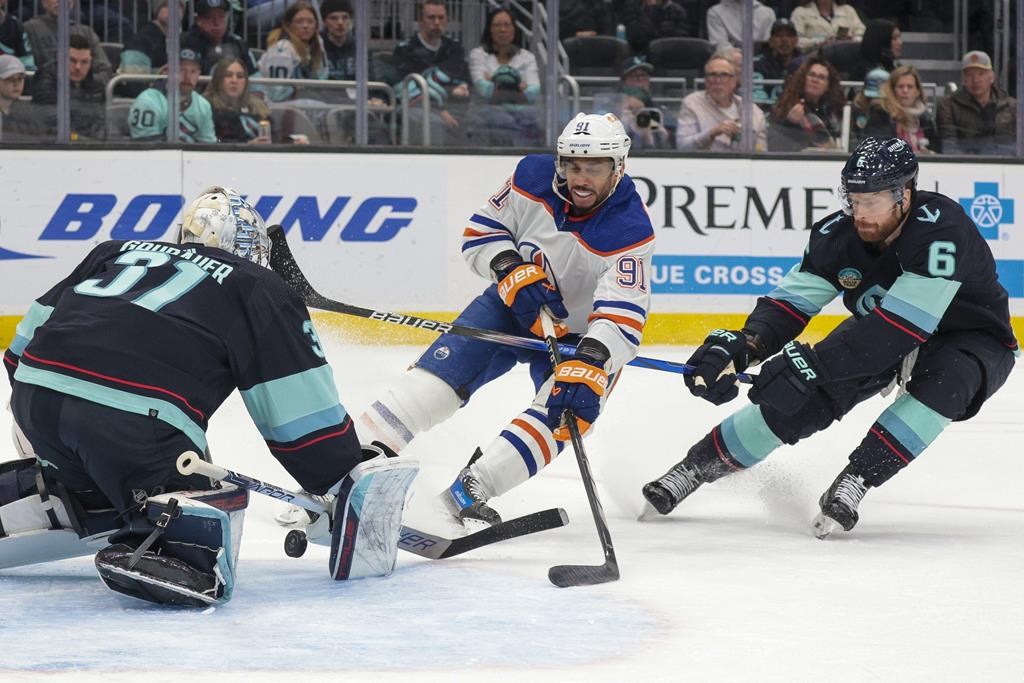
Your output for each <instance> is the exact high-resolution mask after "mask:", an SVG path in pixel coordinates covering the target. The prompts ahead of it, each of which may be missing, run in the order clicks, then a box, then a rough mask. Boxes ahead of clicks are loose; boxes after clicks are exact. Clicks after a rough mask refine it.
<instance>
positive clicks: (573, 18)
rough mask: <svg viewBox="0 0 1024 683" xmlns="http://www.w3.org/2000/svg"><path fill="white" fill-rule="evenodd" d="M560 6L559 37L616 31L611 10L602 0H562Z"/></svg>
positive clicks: (584, 35) (563, 38) (585, 35)
mask: <svg viewBox="0 0 1024 683" xmlns="http://www.w3.org/2000/svg"><path fill="white" fill-rule="evenodd" d="M558 7H559V10H558V37H559V38H560V39H562V40H565V39H566V38H573V37H578V38H587V37H589V36H610V35H613V34H614V33H615V25H614V24H613V23H612V14H611V10H610V9H609V7H608V5H607V4H606V3H604V2H602V1H601V0H562V2H560V3H559V4H558Z"/></svg>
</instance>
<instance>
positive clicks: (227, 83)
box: [205, 57, 270, 143]
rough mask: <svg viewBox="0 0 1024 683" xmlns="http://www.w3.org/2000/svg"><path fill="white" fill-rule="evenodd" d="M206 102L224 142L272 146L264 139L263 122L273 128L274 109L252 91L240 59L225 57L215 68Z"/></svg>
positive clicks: (207, 91) (267, 139)
mask: <svg viewBox="0 0 1024 683" xmlns="http://www.w3.org/2000/svg"><path fill="white" fill-rule="evenodd" d="M205 97H206V100H207V101H208V102H209V103H210V108H211V109H212V110H213V127H214V132H215V133H216V135H217V139H218V140H220V141H221V142H246V143H269V142H270V137H269V135H266V134H265V135H263V136H261V135H260V122H264V124H265V125H267V126H269V125H270V108H269V107H267V105H266V103H265V102H264V101H263V98H261V97H259V96H258V95H256V94H255V93H252V92H250V91H249V74H248V73H246V71H245V64H243V63H242V60H241V59H239V58H238V57H225V58H224V59H222V60H220V61H219V62H217V66H215V67H213V76H212V77H211V79H210V85H208V86H207V87H206V94H205Z"/></svg>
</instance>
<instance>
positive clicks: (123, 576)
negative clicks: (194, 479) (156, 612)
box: [96, 487, 248, 607]
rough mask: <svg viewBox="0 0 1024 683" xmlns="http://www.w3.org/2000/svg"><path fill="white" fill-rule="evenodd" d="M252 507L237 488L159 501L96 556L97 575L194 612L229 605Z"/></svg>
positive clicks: (123, 589)
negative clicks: (247, 512) (248, 508)
mask: <svg viewBox="0 0 1024 683" xmlns="http://www.w3.org/2000/svg"><path fill="white" fill-rule="evenodd" d="M204 499H205V500H206V501H207V502H204ZM247 503H248V492H247V491H238V490H236V489H233V487H232V488H231V489H226V490H217V491H193V492H178V493H168V494H163V495H160V496H154V497H152V498H150V499H149V501H148V502H147V505H146V519H145V520H137V521H136V522H133V523H132V525H130V527H129V528H128V529H127V530H126V531H125V533H124V534H118V535H117V536H115V537H114V539H113V540H117V541H118V542H115V543H113V544H112V545H110V546H109V547H107V548H104V549H103V550H101V551H100V552H99V553H97V554H96V570H97V571H98V572H99V575H100V578H101V579H102V580H103V582H104V584H106V586H107V587H108V588H110V589H111V590H113V591H116V592H118V593H122V594H124V595H128V596H131V597H133V598H138V599H141V600H146V601H149V602H154V603H158V604H162V605H179V606H189V607H205V606H207V605H213V604H223V603H226V602H227V601H228V600H230V599H231V595H232V592H233V590H234V584H235V578H234V577H235V564H236V561H237V557H238V547H239V540H240V537H241V527H242V521H243V519H244V512H245V505H246V504H247ZM146 532H148V535H145V536H144V535H143V534H146ZM122 538H123V539H124V540H122Z"/></svg>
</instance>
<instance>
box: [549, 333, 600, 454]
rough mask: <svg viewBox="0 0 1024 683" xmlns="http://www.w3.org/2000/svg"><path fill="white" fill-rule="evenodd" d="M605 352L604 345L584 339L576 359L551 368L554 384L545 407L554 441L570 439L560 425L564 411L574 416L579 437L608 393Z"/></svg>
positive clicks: (566, 428)
mask: <svg viewBox="0 0 1024 683" xmlns="http://www.w3.org/2000/svg"><path fill="white" fill-rule="evenodd" d="M608 356H609V353H608V350H607V349H606V348H604V345H603V344H601V343H600V342H597V341H594V340H592V339H587V338H584V340H583V341H582V342H580V345H579V347H578V348H577V350H576V356H575V357H574V358H572V359H570V360H565V361H562V362H561V363H559V364H558V365H556V366H555V373H554V380H555V384H554V386H553V387H552V388H551V394H550V395H549V396H548V400H547V403H546V404H545V405H546V406H547V409H548V426H549V427H551V431H552V434H553V435H554V437H555V439H557V440H558V441H568V440H569V439H570V436H569V429H568V427H566V426H565V424H564V423H563V417H564V414H565V411H566V410H571V411H572V412H573V414H574V415H575V416H576V424H577V426H578V427H579V430H580V435H583V434H586V433H587V432H588V431H589V430H590V426H591V425H592V424H593V423H594V421H595V420H596V419H597V416H598V415H599V414H600V412H601V398H602V397H603V396H604V395H605V393H606V392H607V391H608V373H607V372H605V369H604V365H605V361H606V360H607V359H608Z"/></svg>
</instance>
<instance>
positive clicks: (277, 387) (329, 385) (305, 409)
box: [239, 364, 348, 442]
mask: <svg viewBox="0 0 1024 683" xmlns="http://www.w3.org/2000/svg"><path fill="white" fill-rule="evenodd" d="M239 393H241V394H242V400H243V401H244V402H245V407H246V409H248V411H249V415H251V416H252V419H253V422H255V423H256V427H257V428H258V429H259V430H260V434H262V435H263V438H265V439H270V440H272V441H280V442H288V441H294V440H295V439H298V438H299V437H302V436H305V435H306V434H309V433H310V432H314V431H316V430H318V429H323V428H325V427H330V426H331V425H336V424H341V422H342V421H343V420H344V419H345V416H346V415H347V414H348V413H346V412H345V409H344V408H343V407H342V405H341V401H340V400H339V399H338V389H337V387H336V386H335V385H334V375H333V373H332V372H331V366H329V365H326V364H324V365H321V366H320V367H317V368H312V369H310V370H306V371H304V372H299V373H296V374H294V375H289V376H288V377H282V378H280V379H275V380H271V381H269V382H264V383H262V384H257V385H256V386H254V387H252V388H251V389H246V390H245V391H241V392H239Z"/></svg>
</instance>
